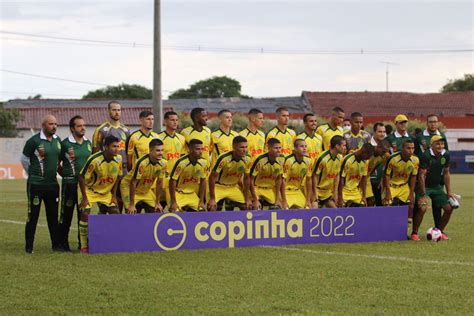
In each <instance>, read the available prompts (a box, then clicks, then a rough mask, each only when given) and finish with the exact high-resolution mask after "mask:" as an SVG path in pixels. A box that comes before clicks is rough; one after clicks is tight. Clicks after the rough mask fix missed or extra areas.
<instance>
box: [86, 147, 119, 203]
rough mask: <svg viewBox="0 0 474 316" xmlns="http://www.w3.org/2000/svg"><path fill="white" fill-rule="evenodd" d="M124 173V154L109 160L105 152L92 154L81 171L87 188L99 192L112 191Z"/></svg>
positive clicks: (106, 192)
mask: <svg viewBox="0 0 474 316" xmlns="http://www.w3.org/2000/svg"><path fill="white" fill-rule="evenodd" d="M122 174H123V173H122V156H120V155H117V156H115V157H114V158H113V159H112V160H110V161H107V160H106V159H105V156H104V153H103V152H98V153H95V154H93V155H92V156H90V157H89V159H87V161H86V164H85V165H84V168H82V171H81V175H82V176H83V177H84V182H85V185H86V188H87V189H89V190H91V191H93V192H95V193H98V194H108V193H110V192H111V191H112V188H113V186H114V184H115V182H116V181H117V179H118V178H119V177H121V176H122Z"/></svg>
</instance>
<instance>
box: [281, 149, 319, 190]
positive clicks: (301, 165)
mask: <svg viewBox="0 0 474 316" xmlns="http://www.w3.org/2000/svg"><path fill="white" fill-rule="evenodd" d="M311 165H312V164H311V158H309V157H306V156H305V157H303V160H301V161H298V160H296V156H295V155H294V154H291V155H289V156H287V157H286V158H285V162H284V164H283V178H284V179H285V184H286V186H285V187H286V189H287V190H300V189H303V188H304V183H303V180H304V179H305V177H311Z"/></svg>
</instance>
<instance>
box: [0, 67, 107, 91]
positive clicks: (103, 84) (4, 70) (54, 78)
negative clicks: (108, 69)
mask: <svg viewBox="0 0 474 316" xmlns="http://www.w3.org/2000/svg"><path fill="white" fill-rule="evenodd" d="M0 71H1V72H6V73H11V74H16V75H23V76H29V77H37V78H43V79H51V80H59V81H67V82H74V83H80V84H89V85H94V86H103V87H107V86H110V85H108V84H105V83H97V82H89V81H81V80H73V79H65V78H58V77H51V76H45V75H38V74H31V73H27V72H20V71H13V70H7V69H0Z"/></svg>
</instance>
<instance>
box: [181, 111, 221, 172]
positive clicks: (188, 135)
mask: <svg viewBox="0 0 474 316" xmlns="http://www.w3.org/2000/svg"><path fill="white" fill-rule="evenodd" d="M190 116H191V120H192V121H193V125H192V126H188V127H186V128H184V129H183V130H182V131H181V135H183V136H184V139H185V140H186V144H187V145H188V150H187V152H189V153H190V152H191V148H190V143H191V140H193V139H197V140H200V141H201V142H202V157H201V158H202V159H205V160H206V161H207V163H208V169H209V167H210V165H211V164H210V163H211V152H212V148H213V143H212V137H211V130H210V129H209V128H208V127H207V111H206V110H204V109H203V108H194V109H192V110H191V114H190Z"/></svg>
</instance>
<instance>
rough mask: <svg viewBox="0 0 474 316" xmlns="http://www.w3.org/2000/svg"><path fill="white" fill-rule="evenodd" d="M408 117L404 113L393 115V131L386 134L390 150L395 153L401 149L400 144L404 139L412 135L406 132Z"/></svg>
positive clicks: (410, 137)
mask: <svg viewBox="0 0 474 316" xmlns="http://www.w3.org/2000/svg"><path fill="white" fill-rule="evenodd" d="M407 127H408V118H407V117H406V115H404V114H398V115H397V116H396V117H395V128H396V129H395V132H394V133H393V134H390V135H388V136H387V138H386V140H387V141H388V142H389V143H390V146H391V152H392V153H396V152H397V151H400V150H401V149H402V144H403V142H404V141H405V140H407V139H411V140H412V141H414V139H413V137H412V136H410V134H408V131H407V129H408V128H407Z"/></svg>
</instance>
